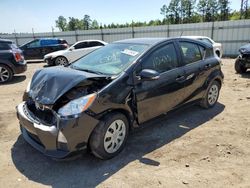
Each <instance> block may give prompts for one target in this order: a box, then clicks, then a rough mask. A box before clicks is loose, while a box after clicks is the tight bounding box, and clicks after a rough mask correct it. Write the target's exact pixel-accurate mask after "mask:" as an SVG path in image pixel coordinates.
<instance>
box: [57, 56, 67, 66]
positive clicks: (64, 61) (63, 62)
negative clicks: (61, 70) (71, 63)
mask: <svg viewBox="0 0 250 188" xmlns="http://www.w3.org/2000/svg"><path fill="white" fill-rule="evenodd" d="M56 61H57V64H58V65H67V63H68V62H67V60H66V59H65V58H63V57H59V58H57V60H56Z"/></svg>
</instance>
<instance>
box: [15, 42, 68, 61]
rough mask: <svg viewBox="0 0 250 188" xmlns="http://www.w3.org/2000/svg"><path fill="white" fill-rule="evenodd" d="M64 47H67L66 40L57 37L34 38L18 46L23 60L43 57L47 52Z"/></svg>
mask: <svg viewBox="0 0 250 188" xmlns="http://www.w3.org/2000/svg"><path fill="white" fill-rule="evenodd" d="M66 48H68V43H67V41H66V40H64V39H57V38H41V39H35V40H33V41H30V42H28V43H26V44H24V45H22V46H20V49H21V50H22V51H23V54H24V58H25V60H34V59H43V57H44V56H45V55H46V54H48V53H51V52H55V51H58V50H64V49H66Z"/></svg>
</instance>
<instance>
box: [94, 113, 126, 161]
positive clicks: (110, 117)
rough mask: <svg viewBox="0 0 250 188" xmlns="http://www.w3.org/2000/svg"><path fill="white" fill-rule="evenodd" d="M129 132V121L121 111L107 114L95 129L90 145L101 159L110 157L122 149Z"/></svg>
mask: <svg viewBox="0 0 250 188" xmlns="http://www.w3.org/2000/svg"><path fill="white" fill-rule="evenodd" d="M128 132H129V123H128V120H127V118H126V116H124V115H123V114H121V113H111V114H107V115H106V116H105V117H104V118H103V120H102V121H101V122H100V123H99V124H98V125H97V126H96V128H95V129H94V131H93V133H92V135H91V137H90V141H89V145H90V149H91V151H92V153H93V154H94V155H95V156H96V157H98V158H101V159H110V158H112V157H114V156H116V155H117V154H118V153H120V152H121V151H122V149H123V148H124V146H125V143H126V140H127V137H128Z"/></svg>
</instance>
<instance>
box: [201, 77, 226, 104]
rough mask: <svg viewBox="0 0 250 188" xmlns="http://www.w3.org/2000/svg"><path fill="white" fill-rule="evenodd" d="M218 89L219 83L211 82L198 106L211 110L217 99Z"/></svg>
mask: <svg viewBox="0 0 250 188" xmlns="http://www.w3.org/2000/svg"><path fill="white" fill-rule="evenodd" d="M220 88H221V85H220V83H219V82H218V81H213V82H212V84H210V86H209V88H208V90H207V93H206V96H205V97H204V98H203V99H202V101H201V103H200V106H201V107H203V108H212V107H213V106H214V105H215V104H216V103H217V100H218V98H219V94H220Z"/></svg>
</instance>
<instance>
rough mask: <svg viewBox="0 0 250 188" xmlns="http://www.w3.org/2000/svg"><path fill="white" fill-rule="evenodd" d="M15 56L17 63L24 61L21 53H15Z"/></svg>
mask: <svg viewBox="0 0 250 188" xmlns="http://www.w3.org/2000/svg"><path fill="white" fill-rule="evenodd" d="M13 55H14V57H15V60H16V62H20V61H23V56H22V54H20V53H18V52H15V53H14V54H13Z"/></svg>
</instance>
